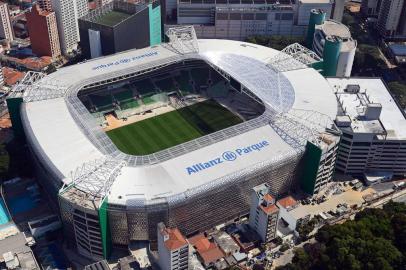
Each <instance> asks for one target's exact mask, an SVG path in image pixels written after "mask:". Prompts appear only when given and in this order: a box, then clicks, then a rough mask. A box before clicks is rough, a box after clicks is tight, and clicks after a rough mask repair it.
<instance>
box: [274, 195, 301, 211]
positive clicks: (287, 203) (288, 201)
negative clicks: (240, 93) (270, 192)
mask: <svg viewBox="0 0 406 270" xmlns="http://www.w3.org/2000/svg"><path fill="white" fill-rule="evenodd" d="M278 204H279V205H280V206H282V207H284V208H286V209H289V208H293V207H295V206H296V205H297V201H296V200H295V199H293V198H292V196H287V197H285V198H282V199H280V200H279V201H278Z"/></svg>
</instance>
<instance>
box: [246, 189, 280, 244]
mask: <svg viewBox="0 0 406 270" xmlns="http://www.w3.org/2000/svg"><path fill="white" fill-rule="evenodd" d="M269 192H270V188H269V186H268V185H267V184H261V185H259V186H256V187H254V188H253V189H252V195H251V208H250V217H249V222H250V223H249V224H250V227H251V228H252V229H253V230H254V231H256V232H257V233H258V235H259V236H260V238H261V241H262V242H264V243H267V242H269V241H271V240H272V239H274V238H275V237H276V228H277V225H278V215H279V208H278V207H277V206H276V205H275V198H274V197H273V196H272V195H271V194H270V193H269Z"/></svg>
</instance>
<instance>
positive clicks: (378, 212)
mask: <svg viewBox="0 0 406 270" xmlns="http://www.w3.org/2000/svg"><path fill="white" fill-rule="evenodd" d="M316 240H317V242H316V243H314V244H306V245H305V246H304V247H303V248H299V249H296V250H295V256H294V258H293V260H292V262H291V263H289V264H287V265H285V266H281V267H278V268H277V269H278V270H299V269H300V270H307V269H309V270H310V269H311V270H316V269H329V270H330V269H331V270H336V269H337V270H339V269H346V270H347V269H348V270H352V269H354V270H355V269H356V270H358V269H359V270H364V269H365V270H374V269H376V270H378V269H379V270H390V269H394V270H404V269H406V204H403V203H395V202H392V201H391V202H389V203H387V204H386V205H384V207H383V209H372V208H370V209H366V210H364V211H362V212H360V213H358V214H357V215H356V216H355V219H354V220H349V221H346V222H345V223H343V224H337V225H332V226H324V227H323V228H321V229H320V230H319V231H318V232H317V234H316Z"/></svg>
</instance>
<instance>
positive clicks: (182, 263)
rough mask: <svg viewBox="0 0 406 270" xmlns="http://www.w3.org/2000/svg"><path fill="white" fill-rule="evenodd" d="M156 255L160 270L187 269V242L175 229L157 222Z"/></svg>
mask: <svg viewBox="0 0 406 270" xmlns="http://www.w3.org/2000/svg"><path fill="white" fill-rule="evenodd" d="M158 256H159V266H160V268H161V269H162V270H186V269H189V243H188V242H187V241H186V238H185V237H184V236H183V235H182V233H181V232H180V231H179V230H178V229H177V228H174V229H170V228H167V227H166V226H165V224H163V223H162V222H161V223H159V224H158Z"/></svg>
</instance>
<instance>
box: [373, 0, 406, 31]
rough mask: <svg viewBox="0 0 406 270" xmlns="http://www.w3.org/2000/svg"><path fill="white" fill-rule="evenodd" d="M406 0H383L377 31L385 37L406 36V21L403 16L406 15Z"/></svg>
mask: <svg viewBox="0 0 406 270" xmlns="http://www.w3.org/2000/svg"><path fill="white" fill-rule="evenodd" d="M405 2H406V1H405V0H382V2H381V5H380V8H379V14H378V22H377V29H378V31H379V33H380V34H381V35H382V36H383V37H397V36H402V35H404V36H406V29H405V28H406V27H405V24H406V21H405V20H404V18H402V16H404V15H406V14H405V13H406V11H405V9H406V5H405Z"/></svg>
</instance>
